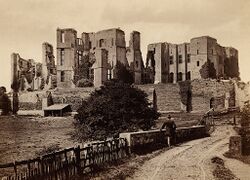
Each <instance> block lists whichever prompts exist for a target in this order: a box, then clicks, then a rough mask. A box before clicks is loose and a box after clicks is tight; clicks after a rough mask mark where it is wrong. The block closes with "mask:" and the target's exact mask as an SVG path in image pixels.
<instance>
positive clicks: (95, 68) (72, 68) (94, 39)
mask: <svg viewBox="0 0 250 180" xmlns="http://www.w3.org/2000/svg"><path fill="white" fill-rule="evenodd" d="M118 62H119V63H121V64H123V65H124V66H126V67H127V68H128V69H130V70H131V71H132V73H133V76H134V82H135V83H137V84H140V83H141V81H142V80H141V73H142V68H143V67H144V66H143V61H142V56H141V50H140V33H139V32H136V31H134V32H132V33H131V39H130V43H129V47H127V48H126V42H125V34H124V31H122V30H120V29H119V28H113V29H107V30H102V31H99V32H96V33H85V32H83V33H82V34H81V38H78V37H77V32H76V30H74V29H57V85H58V87H63V88H72V87H75V86H76V84H77V81H79V80H81V79H90V80H93V84H94V86H95V87H98V86H100V85H102V84H103V82H105V81H107V80H108V79H113V78H116V70H115V67H116V65H117V63H118Z"/></svg>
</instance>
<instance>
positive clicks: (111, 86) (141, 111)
mask: <svg viewBox="0 0 250 180" xmlns="http://www.w3.org/2000/svg"><path fill="white" fill-rule="evenodd" d="M149 105H150V104H149V103H148V99H147V94H146V93H144V92H143V91H142V90H139V89H137V88H134V87H132V86H130V85H128V84H124V83H122V82H115V81H109V82H106V83H105V85H104V86H102V87H101V88H100V89H98V90H95V91H94V92H93V93H92V94H91V95H90V97H89V98H88V99H87V100H86V101H84V102H83V104H82V106H81V107H80V108H79V109H78V114H77V115H76V116H75V119H76V123H75V127H76V132H75V135H76V136H77V138H78V139H81V140H87V139H88V140H103V139H105V138H107V137H114V136H117V135H118V134H119V133H121V132H126V131H137V130H139V129H142V130H148V129H150V128H151V127H152V126H153V125H154V120H155V119H157V118H158V117H159V113H157V111H156V110H155V109H153V108H151V107H150V106H149Z"/></svg>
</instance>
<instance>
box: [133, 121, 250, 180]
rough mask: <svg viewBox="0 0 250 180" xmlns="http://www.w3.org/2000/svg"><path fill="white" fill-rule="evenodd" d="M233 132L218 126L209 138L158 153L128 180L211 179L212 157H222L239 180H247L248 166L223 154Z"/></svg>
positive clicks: (225, 127) (230, 127) (228, 128)
mask: <svg viewBox="0 0 250 180" xmlns="http://www.w3.org/2000/svg"><path fill="white" fill-rule="evenodd" d="M234 133H235V132H234V130H233V128H232V126H228V125H227V126H225V125H223V126H217V127H216V130H215V131H214V132H213V133H212V135H211V137H208V138H204V139H198V140H194V141H190V142H187V143H184V144H181V145H179V146H177V147H174V148H172V149H170V150H167V151H165V152H163V153H161V154H160V155H158V156H156V157H154V158H153V159H150V160H149V161H147V162H146V163H144V165H143V166H142V167H140V168H139V169H138V171H136V173H135V174H134V176H133V177H131V178H129V179H152V180H155V179H157V180H159V179H164V180H166V179H178V180H183V179H185V180H188V179H192V180H193V179H202V180H205V179H206V180H209V179H214V177H213V174H212V172H213V168H214V166H213V164H212V163H211V158H212V157H214V156H219V157H221V158H223V159H224V160H225V164H226V166H228V168H229V169H231V170H232V172H233V174H234V175H236V176H237V177H238V178H240V179H247V176H248V174H249V172H250V166H249V165H246V164H243V163H241V162H239V161H237V160H231V159H227V158H225V157H223V155H222V154H223V153H224V152H226V151H227V150H228V142H229V137H230V136H231V135H233V134H234ZM232 161H236V162H234V163H232ZM238 164H239V166H238ZM237 167H239V168H241V171H239V168H237ZM243 167H244V168H243ZM242 168H243V170H242Z"/></svg>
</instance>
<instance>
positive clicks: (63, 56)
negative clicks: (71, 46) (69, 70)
mask: <svg viewBox="0 0 250 180" xmlns="http://www.w3.org/2000/svg"><path fill="white" fill-rule="evenodd" d="M64 58H65V51H64V49H61V59H60V60H61V61H60V64H61V66H62V65H64V61H65V59H64Z"/></svg>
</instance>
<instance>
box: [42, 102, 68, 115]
mask: <svg viewBox="0 0 250 180" xmlns="http://www.w3.org/2000/svg"><path fill="white" fill-rule="evenodd" d="M43 111H44V116H64V115H65V114H66V113H69V112H72V110H71V106H70V105H69V104H53V105H51V106H48V107H45V108H44V109H43Z"/></svg>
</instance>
